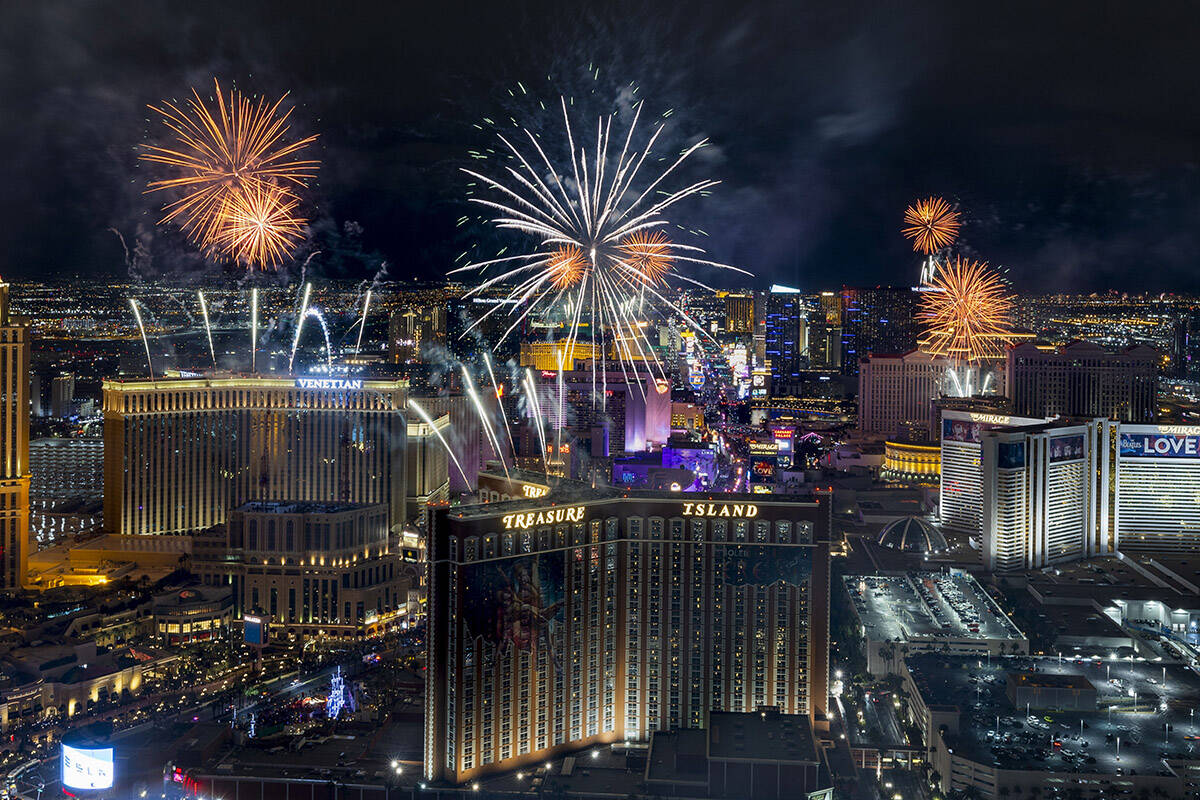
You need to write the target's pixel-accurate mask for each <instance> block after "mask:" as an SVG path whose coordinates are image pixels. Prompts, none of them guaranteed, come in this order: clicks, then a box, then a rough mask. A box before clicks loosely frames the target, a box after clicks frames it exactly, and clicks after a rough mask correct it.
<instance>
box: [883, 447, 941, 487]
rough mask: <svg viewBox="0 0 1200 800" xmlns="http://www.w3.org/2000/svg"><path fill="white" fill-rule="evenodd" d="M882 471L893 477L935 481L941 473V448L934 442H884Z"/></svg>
mask: <svg viewBox="0 0 1200 800" xmlns="http://www.w3.org/2000/svg"><path fill="white" fill-rule="evenodd" d="M883 471H884V472H885V473H887V474H889V475H892V476H895V477H900V478H910V479H916V480H928V481H930V482H935V481H937V479H938V476H939V475H941V474H942V448H941V447H939V446H938V445H936V444H932V445H929V444H910V443H908V442H884V443H883Z"/></svg>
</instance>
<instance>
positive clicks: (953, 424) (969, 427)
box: [942, 419, 979, 444]
mask: <svg viewBox="0 0 1200 800" xmlns="http://www.w3.org/2000/svg"><path fill="white" fill-rule="evenodd" d="M942 441H943V442H969V443H972V444H979V423H978V422H972V421H970V420H965V419H942Z"/></svg>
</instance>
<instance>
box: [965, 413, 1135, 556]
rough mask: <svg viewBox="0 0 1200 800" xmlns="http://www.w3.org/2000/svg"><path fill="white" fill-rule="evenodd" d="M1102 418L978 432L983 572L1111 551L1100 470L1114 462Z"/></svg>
mask: <svg viewBox="0 0 1200 800" xmlns="http://www.w3.org/2000/svg"><path fill="white" fill-rule="evenodd" d="M1108 438H1109V429H1108V425H1107V424H1106V423H1105V422H1104V421H1103V420H1090V421H1086V422H1079V423H1072V422H1052V423H1049V424H1037V425H1027V426H1016V427H1004V428H996V429H992V430H987V431H982V432H981V434H980V440H981V441H980V444H981V449H980V461H981V467H982V470H981V471H982V476H983V506H982V515H981V516H982V523H983V532H982V537H981V539H980V541H981V550H982V552H983V565H984V569H986V570H987V571H988V572H1010V571H1019V570H1025V569H1038V568H1041V567H1047V566H1052V565H1054V564H1061V563H1064V562H1067V561H1078V560H1080V559H1082V558H1088V557H1090V556H1094V555H1103V554H1106V553H1111V550H1109V549H1108V546H1107V544H1108V537H1106V536H1105V535H1104V532H1105V531H1106V530H1108V528H1109V519H1110V516H1111V513H1110V512H1111V508H1110V505H1109V495H1108V493H1107V492H1098V491H1097V489H1098V487H1099V484H1098V483H1097V481H1096V477H1095V476H1096V475H1098V474H1100V473H1105V472H1108V471H1109V470H1110V469H1111V467H1112V463H1111V462H1112V452H1111V450H1112V448H1111V447H1110V446H1109V445H1108V441H1107V440H1108Z"/></svg>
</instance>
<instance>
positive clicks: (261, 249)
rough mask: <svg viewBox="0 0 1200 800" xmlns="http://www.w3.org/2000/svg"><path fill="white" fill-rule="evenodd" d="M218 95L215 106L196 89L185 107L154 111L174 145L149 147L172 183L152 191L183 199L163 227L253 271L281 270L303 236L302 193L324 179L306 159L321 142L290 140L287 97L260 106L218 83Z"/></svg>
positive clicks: (168, 211) (174, 202) (170, 207)
mask: <svg viewBox="0 0 1200 800" xmlns="http://www.w3.org/2000/svg"><path fill="white" fill-rule="evenodd" d="M213 89H214V93H213V99H212V100H211V101H210V102H207V103H206V102H205V101H204V99H203V98H201V96H200V93H199V92H197V91H196V90H195V89H193V90H192V95H191V97H189V98H187V102H185V103H175V102H169V101H168V102H163V103H161V104H160V105H158V106H153V105H151V106H149V108H150V110H151V111H153V112H154V113H155V114H156V115H158V117H159V119H160V120H161V122H162V124H163V125H164V126H165V127H166V128H167V130H168V131H169V132H170V133H169V138H170V139H171V140H172V141H171V143H170V145H169V146H160V145H146V146H144V147H143V150H142V153H141V160H142V161H144V162H148V163H152V164H155V165H159V166H163V167H166V168H167V169H168V170H170V172H171V175H172V176H171V177H169V178H164V179H162V180H152V181H150V182H149V184H147V187H146V191H147V193H152V192H167V193H168V194H169V195H170V197H172V198H175V199H171V200H169V201H168V202H167V203H166V205H164V206H163V217H162V218H161V219H160V220H159V223H160V224H164V223H174V224H177V225H178V226H179V227H180V229H181V230H182V231H183V232H184V234H185V235H186V236H187V237H188V238H189V239H190V240H191V241H192V242H193V243H195V244H196V245H197V246H199V247H200V248H201V249H203V250H207V251H211V252H216V253H219V254H222V255H225V256H231V257H233V258H234V259H235V260H236V261H238V262H240V263H243V264H246V265H248V266H250V267H264V268H265V267H267V266H275V265H276V264H278V261H279V260H280V259H281V258H282V256H283V255H284V254H286V251H287V250H288V249H289V248H290V246H291V245H292V244H294V243H295V241H296V240H298V239H299V238H300V235H301V234H300V230H301V228H302V226H303V220H299V219H297V218H295V217H294V215H293V214H292V212H293V211H294V209H295V208H296V205H298V203H299V196H298V194H297V193H298V191H299V190H301V189H302V188H304V187H306V186H307V185H308V182H309V181H310V180H312V179H313V178H315V177H316V174H317V167H318V166H319V164H320V162H319V161H316V160H314V159H306V158H303V157H302V154H303V151H304V150H305V148H307V147H308V146H309V145H311V144H312V143H313V142H315V141H316V137H315V136H308V137H305V138H302V139H299V140H296V141H288V132H289V130H290V123H289V122H288V118H289V117H290V116H291V113H292V111H291V109H290V108H289V109H287V110H282V105H283V102H284V100H285V99H286V98H287V95H286V94H285V95H284V96H283V97H280V98H279V99H278V100H276V101H275V102H274V103H270V102H269V101H268V100H267V99H266V98H259V99H258V100H257V102H256V101H254V100H252V99H251V98H248V97H246V96H245V95H243V94H241V93H240V92H239V91H237V90H236V89H231V90H230V91H229V93H228V95H226V94H225V93H224V92H223V91H222V89H221V85H220V83H219V82H218V81H216V80H215V79H214V80H213ZM230 228H233V229H234V230H238V229H240V233H231V232H230ZM256 228H257V229H258V232H257V233H253V232H252V229H256Z"/></svg>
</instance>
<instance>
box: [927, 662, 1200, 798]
mask: <svg viewBox="0 0 1200 800" xmlns="http://www.w3.org/2000/svg"><path fill="white" fill-rule="evenodd" d="M910 668H911V669H912V670H913V674H914V679H916V680H917V681H918V682H919V685H920V687H921V688H920V691H921V692H922V696H923V697H924V698H925V699H926V702H931V703H937V704H945V705H957V706H958V707H959V708H960V711H961V716H960V722H959V730H958V733H957V734H955V735H948V736H947V745H948V746H950V747H951V748H953V749H954V751H955V752H956V753H961V754H963V755H966V756H967V757H969V758H971V759H972V760H975V761H979V762H981V763H990V764H992V765H994V766H996V767H999V768H1003V769H1020V770H1047V771H1054V772H1076V773H1102V774H1111V775H1118V776H1119V775H1159V774H1161V775H1169V774H1172V773H1171V771H1170V769H1169V765H1168V764H1167V763H1166V762H1169V761H1173V760H1190V759H1193V758H1196V757H1197V756H1196V754H1195V753H1196V750H1197V749H1198V747H1200V721H1198V720H1196V719H1195V714H1194V711H1193V709H1194V708H1195V706H1196V705H1198V704H1200V678H1197V676H1196V675H1195V673H1193V672H1192V671H1191V670H1190V669H1188V668H1186V667H1182V666H1167V667H1166V670H1165V675H1166V682H1165V684H1164V682H1163V674H1164V670H1163V667H1162V665H1159V664H1153V663H1146V662H1137V661H1136V660H1135V661H1134V663H1133V664H1130V663H1129V662H1128V661H1125V662H1121V661H1115V660H1110V659H1106V658H1092V659H1082V658H1078V659H1068V658H1063V659H1061V661H1060V660H1059V659H1058V658H1057V657H1041V658H1026V657H1017V658H1013V657H1005V658H1000V659H994V660H993V663H992V665H991V666H990V667H989V665H988V664H987V662H986V660H984V661H980V660H978V659H964V658H957V659H947V658H944V657H938V656H931V655H924V656H920V657H917V658H915V659H911V660H910ZM1014 671H1036V672H1040V673H1043V674H1061V675H1081V676H1083V677H1085V678H1086V679H1087V680H1088V681H1089V682H1090V683H1091V684H1092V685H1093V686H1095V688H1096V690H1097V710H1096V711H1056V710H1047V709H1037V708H1029V707H1023V708H1014V707H1013V705H1012V703H1011V702H1010V701H1009V699H1008V696H1007V695H1006V692H1005V687H1006V680H1007V676H1008V674H1009V673H1010V672H1014Z"/></svg>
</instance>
